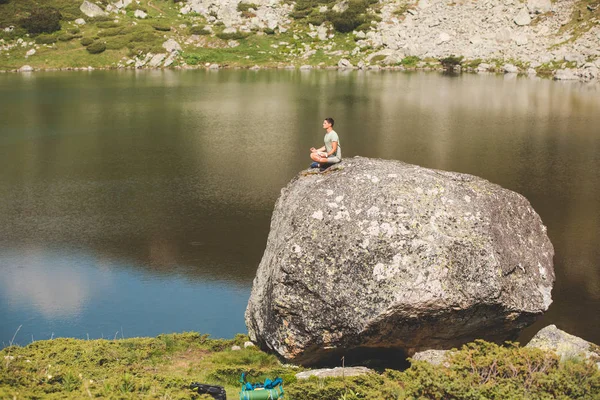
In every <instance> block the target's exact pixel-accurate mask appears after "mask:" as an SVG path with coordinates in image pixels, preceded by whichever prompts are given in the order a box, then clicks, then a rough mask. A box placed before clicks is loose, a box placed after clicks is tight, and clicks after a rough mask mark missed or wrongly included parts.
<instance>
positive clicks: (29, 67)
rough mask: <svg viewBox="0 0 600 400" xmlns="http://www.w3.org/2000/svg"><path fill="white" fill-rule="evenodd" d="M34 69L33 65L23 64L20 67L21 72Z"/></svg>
mask: <svg viewBox="0 0 600 400" xmlns="http://www.w3.org/2000/svg"><path fill="white" fill-rule="evenodd" d="M31 71H33V67H32V66H31V65H23V66H22V67H21V68H19V72H31Z"/></svg>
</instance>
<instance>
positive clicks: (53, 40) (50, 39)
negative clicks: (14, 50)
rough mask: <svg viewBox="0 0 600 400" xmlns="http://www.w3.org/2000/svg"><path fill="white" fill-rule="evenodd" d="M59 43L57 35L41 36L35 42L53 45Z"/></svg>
mask: <svg viewBox="0 0 600 400" xmlns="http://www.w3.org/2000/svg"><path fill="white" fill-rule="evenodd" d="M57 41H58V38H57V37H56V36H55V35H46V34H41V35H38V36H37V37H36V38H35V42H36V43H37V44H52V43H56V42H57Z"/></svg>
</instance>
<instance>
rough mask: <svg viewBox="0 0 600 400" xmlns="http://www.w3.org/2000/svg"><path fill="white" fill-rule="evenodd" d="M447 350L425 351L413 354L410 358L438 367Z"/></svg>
mask: <svg viewBox="0 0 600 400" xmlns="http://www.w3.org/2000/svg"><path fill="white" fill-rule="evenodd" d="M448 351H449V350H425V351H420V352H418V353H415V354H414V355H413V356H412V357H411V358H412V359H413V360H415V361H426V362H428V363H429V364H432V365H440V364H442V362H443V361H444V358H445V357H446V354H447V353H448Z"/></svg>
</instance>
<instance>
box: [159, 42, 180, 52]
mask: <svg viewBox="0 0 600 400" xmlns="http://www.w3.org/2000/svg"><path fill="white" fill-rule="evenodd" d="M162 47H163V48H164V49H166V50H167V51H168V52H169V53H174V52H179V51H181V45H180V44H179V43H177V42H176V41H175V40H173V39H169V40H167V41H166V42H164V43H163V44H162Z"/></svg>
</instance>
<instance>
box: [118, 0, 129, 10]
mask: <svg viewBox="0 0 600 400" xmlns="http://www.w3.org/2000/svg"><path fill="white" fill-rule="evenodd" d="M132 2H133V0H118V1H117V2H116V3H115V4H114V6H115V7H116V8H118V9H119V10H120V9H123V8H127V7H128V6H129V5H130V4H131V3H132Z"/></svg>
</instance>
